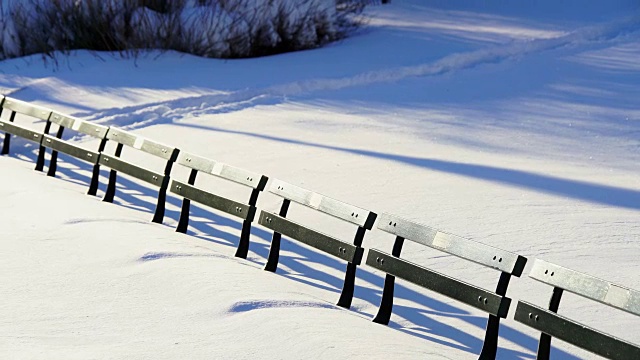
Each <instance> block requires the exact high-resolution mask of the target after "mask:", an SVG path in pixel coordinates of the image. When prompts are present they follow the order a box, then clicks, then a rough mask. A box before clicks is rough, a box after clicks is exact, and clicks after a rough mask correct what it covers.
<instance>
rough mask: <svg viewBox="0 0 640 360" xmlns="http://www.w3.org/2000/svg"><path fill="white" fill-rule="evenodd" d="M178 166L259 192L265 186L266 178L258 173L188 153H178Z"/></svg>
mask: <svg viewBox="0 0 640 360" xmlns="http://www.w3.org/2000/svg"><path fill="white" fill-rule="evenodd" d="M176 162H177V163H178V164H180V165H182V166H185V167H188V168H191V169H195V170H198V171H202V172H204V173H206V174H210V175H214V176H217V177H220V178H223V179H226V180H229V181H233V182H235V183H238V184H241V185H245V186H249V187H252V188H254V189H258V190H260V191H262V190H264V188H265V186H266V185H267V178H266V177H265V176H263V175H260V174H258V173H255V172H252V171H248V170H244V169H240V168H237V167H234V166H230V165H227V164H224V163H221V162H219V161H215V160H211V159H207V158H204V157H202V156H198V155H195V154H192V153H188V152H180V154H179V155H178V160H177V161H176Z"/></svg>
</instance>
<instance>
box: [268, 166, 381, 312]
mask: <svg viewBox="0 0 640 360" xmlns="http://www.w3.org/2000/svg"><path fill="white" fill-rule="evenodd" d="M269 192H271V193H273V194H275V195H278V196H280V197H282V198H284V200H283V202H282V205H281V207H280V211H279V213H278V214H274V213H270V212H267V211H261V212H260V218H259V219H258V223H259V224H260V225H262V226H264V227H267V228H269V229H271V230H273V238H272V239H271V247H270V249H269V258H268V259H267V264H266V266H265V270H267V271H272V272H275V271H276V268H277V267H278V259H279V254H280V238H281V235H285V236H287V237H289V238H291V239H293V240H297V241H300V242H302V243H304V244H306V245H309V246H312V247H314V248H316V249H318V250H321V251H323V252H325V253H327V254H329V255H332V256H334V257H337V258H339V259H342V260H345V261H347V263H348V264H347V269H346V273H345V278H344V284H343V287H342V292H341V294H340V299H339V301H338V304H337V305H338V306H341V307H344V308H347V309H348V308H350V307H351V301H352V300H353V289H354V285H355V276H356V267H357V266H358V265H360V262H361V261H362V255H363V252H364V249H363V248H362V241H363V240H364V235H365V232H366V230H371V228H372V227H373V223H374V222H375V219H376V216H377V215H376V214H375V213H373V212H371V211H368V210H364V209H361V208H359V207H356V206H353V205H349V204H346V203H344V202H341V201H338V200H335V199H331V198H329V197H326V196H324V195H320V194H318V193H315V192H312V191H309V190H306V189H302V188H300V187H297V186H294V185H291V184H288V183H286V182H283V181H280V180H274V179H272V180H271V185H270V186H269ZM291 201H294V202H296V203H298V204H301V205H304V206H307V207H310V208H312V209H315V210H317V211H320V212H322V213H325V214H328V215H331V216H333V217H336V218H338V219H341V220H344V221H347V222H349V223H352V224H355V225H358V230H357V232H356V235H355V238H354V241H353V245H352V244H350V243H347V242H344V241H342V240H339V239H336V238H335V237H332V236H329V235H326V234H323V233H321V232H319V231H316V230H314V229H311V228H309V227H306V226H304V225H301V224H298V223H296V222H293V221H291V220H288V219H286V218H285V217H286V216H287V212H288V210H289V205H290V204H291Z"/></svg>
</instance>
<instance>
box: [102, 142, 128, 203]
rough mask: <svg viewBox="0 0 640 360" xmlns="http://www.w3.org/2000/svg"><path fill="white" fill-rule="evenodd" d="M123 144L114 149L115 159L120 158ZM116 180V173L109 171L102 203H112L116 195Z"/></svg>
mask: <svg viewBox="0 0 640 360" xmlns="http://www.w3.org/2000/svg"><path fill="white" fill-rule="evenodd" d="M123 147H124V145H123V144H118V146H117V147H116V152H115V154H114V156H115V157H120V155H122V148H123ZM117 178H118V172H117V171H115V170H113V169H111V171H110V172H109V183H108V184H107V191H106V192H105V194H104V198H103V199H102V201H105V202H113V198H114V197H115V195H116V180H117Z"/></svg>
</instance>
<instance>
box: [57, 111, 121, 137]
mask: <svg viewBox="0 0 640 360" xmlns="http://www.w3.org/2000/svg"><path fill="white" fill-rule="evenodd" d="M49 120H51V122H52V123H54V124H58V125H60V126H62V127H64V128H67V129H72V130H74V131H77V132H79V133H83V134H86V135H89V136H93V137H95V138H98V139H104V138H105V137H106V136H107V131H108V130H109V127H107V126H104V125H98V124H94V123H91V122H89V121H85V120H82V119H78V118H74V117H71V116H68V115H63V114H60V113H57V112H55V111H54V112H52V113H51V117H50V118H49Z"/></svg>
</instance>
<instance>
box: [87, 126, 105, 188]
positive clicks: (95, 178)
mask: <svg viewBox="0 0 640 360" xmlns="http://www.w3.org/2000/svg"><path fill="white" fill-rule="evenodd" d="M107 141H108V140H107V138H106V137H105V138H104V139H102V140H100V146H99V147H98V153H102V152H103V151H104V148H105V147H106V146H107ZM99 182H100V163H96V164H95V165H93V175H91V184H90V185H89V191H87V194H88V195H94V196H95V195H96V194H98V185H99Z"/></svg>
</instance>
